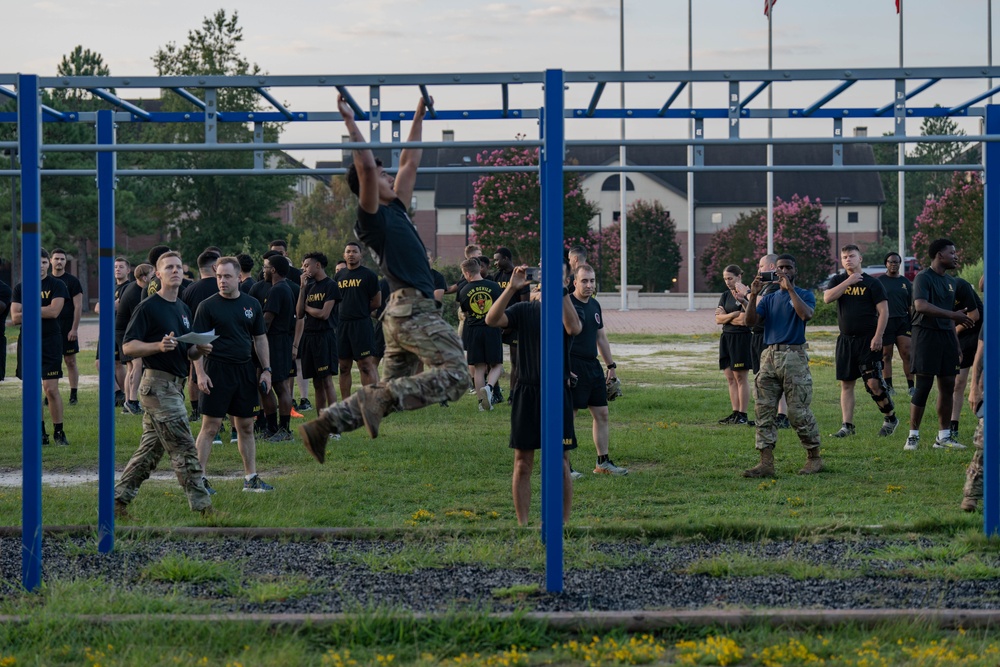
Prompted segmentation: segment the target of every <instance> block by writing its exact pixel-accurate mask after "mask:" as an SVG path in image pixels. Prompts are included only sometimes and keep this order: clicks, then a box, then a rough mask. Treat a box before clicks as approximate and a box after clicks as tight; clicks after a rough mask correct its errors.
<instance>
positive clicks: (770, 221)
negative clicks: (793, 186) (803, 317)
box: [765, 0, 774, 255]
mask: <svg viewBox="0 0 1000 667" xmlns="http://www.w3.org/2000/svg"><path fill="white" fill-rule="evenodd" d="M765 1H766V2H770V0H765ZM773 14H774V3H773V2H771V5H770V7H769V11H768V12H767V70H768V72H770V71H771V70H772V69H773V68H774V62H773V49H772V44H773V40H772V30H771V20H772V16H773ZM773 91H774V85H773V83H772V84H770V85H768V87H767V138H768V139H770V138H771V137H772V136H773V134H772V132H773V127H774V120H773V119H772V118H771V109H772V105H773V101H774V100H773V98H772V93H773ZM773 164H774V144H768V145H767V166H768V167H771V166H772V165H773ZM773 252H774V172H773V171H771V170H770V169H768V172H767V254H769V255H770V254H771V253H773Z"/></svg>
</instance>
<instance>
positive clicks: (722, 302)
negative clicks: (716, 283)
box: [719, 290, 750, 333]
mask: <svg viewBox="0 0 1000 667" xmlns="http://www.w3.org/2000/svg"><path fill="white" fill-rule="evenodd" d="M719 307H720V308H722V310H723V311H724V312H725V313H726V314H727V315H728V314H730V313H735V312H742V311H743V305H742V304H741V303H740V302H739V301H737V300H736V297H735V296H733V293H732V292H730V291H729V290H726V291H725V292H723V293H722V296H720V297H719ZM722 333H750V327H747V326H745V325H743V324H733V323H732V322H727V323H726V324H723V325H722Z"/></svg>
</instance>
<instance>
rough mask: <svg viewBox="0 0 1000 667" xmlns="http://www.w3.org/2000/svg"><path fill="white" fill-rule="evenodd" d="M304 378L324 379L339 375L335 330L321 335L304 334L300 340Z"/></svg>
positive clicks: (300, 355) (300, 356)
mask: <svg viewBox="0 0 1000 667" xmlns="http://www.w3.org/2000/svg"><path fill="white" fill-rule="evenodd" d="M299 358H300V359H301V360H302V377H304V378H306V379H309V378H324V377H326V376H328V375H336V374H337V369H338V365H337V359H338V357H337V337H336V336H335V335H334V333H333V329H329V330H327V331H323V332H320V333H304V334H302V338H300V339H299Z"/></svg>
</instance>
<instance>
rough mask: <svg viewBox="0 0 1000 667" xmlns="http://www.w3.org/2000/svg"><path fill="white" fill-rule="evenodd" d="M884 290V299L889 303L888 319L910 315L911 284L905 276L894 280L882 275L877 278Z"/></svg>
mask: <svg viewBox="0 0 1000 667" xmlns="http://www.w3.org/2000/svg"><path fill="white" fill-rule="evenodd" d="M878 281H879V282H880V283H882V289H884V290H885V298H886V300H887V301H888V302H889V317H906V316H907V315H909V314H910V305H912V303H913V283H911V282H910V280H909V279H908V278H907V277H906V276H896V277H895V278H892V277H889V276H888V275H886V274H884V273H883V274H882V275H881V276H879V277H878Z"/></svg>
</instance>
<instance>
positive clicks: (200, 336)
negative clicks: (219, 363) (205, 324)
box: [177, 329, 218, 345]
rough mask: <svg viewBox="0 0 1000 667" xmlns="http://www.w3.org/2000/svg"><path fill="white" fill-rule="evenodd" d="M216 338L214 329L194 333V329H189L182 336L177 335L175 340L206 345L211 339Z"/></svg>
mask: <svg viewBox="0 0 1000 667" xmlns="http://www.w3.org/2000/svg"><path fill="white" fill-rule="evenodd" d="M216 338H218V336H217V335H216V333H215V329H212V330H211V331H206V332H205V333H196V332H194V331H189V332H188V333H186V334H184V335H183V336H177V340H178V341H179V342H181V343H187V344H188V345H208V344H209V343H211V342H212V341H213V340H215V339H216Z"/></svg>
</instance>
